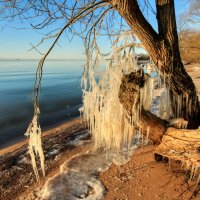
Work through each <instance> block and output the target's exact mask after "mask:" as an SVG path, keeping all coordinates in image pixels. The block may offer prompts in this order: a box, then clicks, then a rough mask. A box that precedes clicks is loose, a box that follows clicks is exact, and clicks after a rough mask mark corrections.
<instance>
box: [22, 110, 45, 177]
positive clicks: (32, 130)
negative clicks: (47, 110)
mask: <svg viewBox="0 0 200 200" xmlns="http://www.w3.org/2000/svg"><path fill="white" fill-rule="evenodd" d="M39 114H40V111H39V108H38V107H35V114H34V116H33V119H32V121H31V123H30V124H29V127H28V129H27V131H26V133H25V135H26V136H27V137H29V147H28V148H29V154H30V156H31V161H32V166H33V170H34V172H35V175H36V179H37V180H39V173H38V168H37V162H36V156H39V159H40V165H41V169H42V173H43V176H45V169H44V160H45V159H44V154H43V149H42V141H41V128H40V125H39Z"/></svg>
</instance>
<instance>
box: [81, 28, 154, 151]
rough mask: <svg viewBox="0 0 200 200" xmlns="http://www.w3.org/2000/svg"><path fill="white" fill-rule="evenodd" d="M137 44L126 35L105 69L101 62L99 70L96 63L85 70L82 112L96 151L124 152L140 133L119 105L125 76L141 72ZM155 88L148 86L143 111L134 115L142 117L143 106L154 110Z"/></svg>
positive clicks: (143, 96) (141, 99) (117, 45)
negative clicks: (139, 70)
mask: <svg viewBox="0 0 200 200" xmlns="http://www.w3.org/2000/svg"><path fill="white" fill-rule="evenodd" d="M121 41H122V42H121ZM120 42H121V43H120ZM135 42H136V40H135V38H134V37H133V36H132V34H131V33H127V32H126V33H124V34H122V35H121V36H119V37H118V38H117V39H116V41H115V43H114V45H113V48H112V53H111V54H110V55H111V59H110V60H108V59H106V60H107V61H105V63H104V64H105V65H104V67H102V66H100V64H99V62H97V60H98V59H97V60H95V66H94V64H93V62H92V59H90V62H88V63H87V65H86V66H85V71H84V75H83V79H82V83H83V107H82V108H81V109H80V111H81V113H82V114H83V117H84V118H85V119H86V121H87V122H88V126H89V129H90V132H91V133H92V135H93V137H94V141H95V149H98V148H100V147H104V149H106V150H114V151H115V152H120V151H122V150H123V149H129V148H130V147H131V144H132V139H133V136H134V134H135V132H136V131H135V130H134V126H133V123H130V122H131V119H130V117H129V116H128V115H127V113H126V111H125V110H124V109H123V107H122V105H121V103H120V102H119V98H118V93H119V88H120V84H121V79H122V76H123V74H129V73H131V72H133V71H134V70H138V68H140V67H139V66H138V65H137V56H136V55H135V49H134V48H135V46H134V43H135ZM119 43H120V45H119ZM137 46H138V44H137ZM110 55H109V56H110ZM96 57H98V56H96ZM148 87H150V88H148ZM152 88H153V83H152V81H151V80H150V78H149V81H147V83H146V86H145V87H144V88H143V90H142V91H140V93H139V94H138V95H140V103H139V104H140V105H139V106H140V108H138V107H133V111H132V112H135V113H138V115H139V113H140V110H141V106H144V107H145V108H146V109H150V106H151V100H152V96H153V95H152ZM135 113H134V115H135ZM139 132H140V131H139Z"/></svg>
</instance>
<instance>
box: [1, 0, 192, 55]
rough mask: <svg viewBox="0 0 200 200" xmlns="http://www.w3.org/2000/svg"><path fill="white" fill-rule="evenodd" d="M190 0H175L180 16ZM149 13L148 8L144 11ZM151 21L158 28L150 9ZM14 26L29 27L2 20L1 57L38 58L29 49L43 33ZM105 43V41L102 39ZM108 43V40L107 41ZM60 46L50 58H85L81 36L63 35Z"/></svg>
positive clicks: (47, 44) (152, 3) (153, 2)
mask: <svg viewBox="0 0 200 200" xmlns="http://www.w3.org/2000/svg"><path fill="white" fill-rule="evenodd" d="M149 2H150V3H151V5H152V7H153V8H154V9H155V0H150V1H149ZM188 5H189V3H188V0H175V9H176V15H177V16H179V15H180V14H181V13H183V12H184V11H186V10H187V9H188ZM144 13H147V10H145V11H144ZM148 20H149V22H150V23H151V24H152V25H153V27H154V28H155V29H156V27H157V25H156V18H155V15H153V14H151V12H150V11H149V15H148ZM12 27H19V28H20V27H27V24H23V23H21V22H19V21H17V22H9V23H8V22H4V21H0V28H1V30H0V59H18V58H19V59H38V58H41V55H40V54H39V53H38V52H36V51H35V50H32V51H28V50H29V49H31V45H30V43H32V44H37V43H38V42H39V41H40V40H41V38H42V34H41V33H38V32H35V31H33V30H31V29H22V30H18V29H15V28H12ZM51 42H52V41H51V40H50V41H48V42H45V44H44V45H42V46H40V50H41V51H42V52H46V51H45V50H47V49H48V47H49V46H50V44H51ZM102 43H104V41H102ZM105 43H106V42H105ZM59 45H61V46H62V47H60V46H58V45H57V46H56V47H55V49H54V50H53V51H52V53H51V55H50V56H49V58H52V59H84V58H85V57H84V47H83V42H82V40H81V39H80V38H78V37H74V38H73V40H72V41H71V42H69V40H68V39H67V38H66V37H64V36H63V37H62V38H61V40H60V41H59Z"/></svg>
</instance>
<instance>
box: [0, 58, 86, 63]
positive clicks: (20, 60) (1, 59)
mask: <svg viewBox="0 0 200 200" xmlns="http://www.w3.org/2000/svg"><path fill="white" fill-rule="evenodd" d="M39 60H40V58H38V59H7V58H5V59H4V58H0V61H9V62H10V61H12V62H13V61H15V62H16V61H17V62H22V61H39ZM46 61H47V62H48V61H86V60H85V59H47V60H46Z"/></svg>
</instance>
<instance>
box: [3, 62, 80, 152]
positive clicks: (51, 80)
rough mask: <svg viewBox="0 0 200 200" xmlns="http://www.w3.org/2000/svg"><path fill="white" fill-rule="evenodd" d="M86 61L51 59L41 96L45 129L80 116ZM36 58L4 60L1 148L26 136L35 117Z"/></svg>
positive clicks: (45, 74) (45, 68) (45, 70)
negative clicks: (81, 85) (83, 73)
mask: <svg viewBox="0 0 200 200" xmlns="http://www.w3.org/2000/svg"><path fill="white" fill-rule="evenodd" d="M83 64H84V61H48V62H46V64H45V66H44V74H43V80H42V90H41V97H40V109H41V117H40V122H41V127H42V129H43V130H45V129H47V128H50V127H53V126H55V125H58V124H60V123H63V122H66V121H69V120H70V119H72V118H75V117H77V116H79V110H78V109H79V108H80V107H81V104H82V97H81V96H82V92H81V87H80V82H81V75H82V72H83V67H82V66H83ZM36 67H37V62H36V61H0V148H2V147H5V146H8V145H10V144H13V143H15V142H17V141H20V140H22V139H24V138H25V136H24V133H25V132H26V129H27V127H28V124H29V122H30V120H31V119H32V116H33V106H32V103H31V100H30V97H29V95H30V93H31V90H32V88H33V84H34V78H35V72H36Z"/></svg>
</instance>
